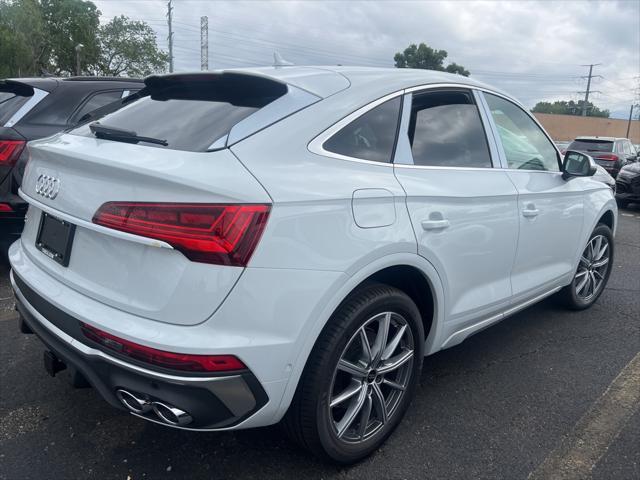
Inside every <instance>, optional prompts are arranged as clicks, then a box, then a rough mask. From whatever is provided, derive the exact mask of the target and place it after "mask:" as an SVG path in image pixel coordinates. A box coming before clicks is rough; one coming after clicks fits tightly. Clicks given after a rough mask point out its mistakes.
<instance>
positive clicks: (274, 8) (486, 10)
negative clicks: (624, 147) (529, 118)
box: [94, 0, 640, 118]
mask: <svg viewBox="0 0 640 480" xmlns="http://www.w3.org/2000/svg"><path fill="white" fill-rule="evenodd" d="M94 2H95V3H96V4H97V5H98V7H99V9H100V10H101V11H102V14H103V18H102V20H103V21H108V20H109V19H110V18H112V17H113V16H115V15H120V14H124V15H127V16H128V17H131V18H133V19H136V20H144V21H146V22H148V23H149V25H151V26H152V27H153V28H154V30H155V31H156V33H157V37H158V45H159V46H160V47H161V48H163V49H166V48H167V24H166V16H165V15H166V9H167V0H94ZM173 5H174V32H175V33H174V57H175V70H176V71H184V70H199V69H200V17H201V16H204V15H206V16H208V19H209V68H210V69H213V68H225V67H237V66H254V65H265V64H266V65H269V64H271V63H272V62H273V52H274V51H278V52H280V54H281V55H282V56H283V57H284V58H285V59H287V60H289V61H291V62H293V63H295V64H299V65H305V64H306V65H318V64H343V65H348V64H350V65H366V66H382V67H385V66H387V67H392V66H393V55H394V54H395V53H396V52H398V51H401V50H403V49H404V48H405V47H406V46H407V45H409V44H410V43H420V42H425V43H426V44H427V45H429V46H431V47H433V48H438V49H444V50H446V51H447V52H449V58H448V60H449V61H454V62H456V63H458V64H461V65H463V66H464V67H466V68H467V69H468V70H470V71H471V75H472V77H474V78H477V79H479V80H481V81H484V82H486V83H489V84H492V85H495V86H496V87H499V88H501V89H503V90H506V91H507V92H510V93H511V94H513V95H514V96H516V97H517V98H518V99H519V100H520V101H522V102H523V103H524V104H525V105H527V106H533V105H534V104H535V103H536V102H537V101H539V100H556V99H566V100H572V99H573V100H578V99H580V98H583V96H584V93H582V94H581V93H578V92H580V91H584V90H585V87H586V79H585V78H582V77H583V76H585V75H586V74H587V73H588V67H584V66H582V65H584V64H591V63H599V64H600V65H598V66H596V67H594V75H600V77H596V78H594V79H593V82H592V90H595V91H599V92H600V93H593V94H592V95H591V97H590V99H591V100H592V101H593V102H594V103H595V104H596V105H597V106H598V107H600V108H608V109H610V110H611V111H612V116H615V117H619V118H626V116H628V114H629V107H630V105H631V103H632V102H636V103H640V0H627V1H613V0H609V1H601V2H594V1H584V0H582V1H561V2H552V1H525V0H512V1H506V2H497V1H495V2H482V1H472V2H467V1H449V2H442V1H409V2H405V1H377V2H376V1H369V2H363V1H348V0H343V1H331V2H329V1H324V2H322V1H309V0H308V1H210V0H200V1H198V0H174V1H173Z"/></svg>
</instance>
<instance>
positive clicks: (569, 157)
mask: <svg viewBox="0 0 640 480" xmlns="http://www.w3.org/2000/svg"><path fill="white" fill-rule="evenodd" d="M596 170H597V169H596V164H595V162H594V161H593V158H591V157H590V156H589V155H585V154H584V153H580V152H576V151H575V150H567V153H565V155H564V161H563V162H562V178H563V179H565V180H569V179H570V178H571V177H591V176H593V175H594V174H595V173H596Z"/></svg>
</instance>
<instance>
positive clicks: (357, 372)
mask: <svg viewBox="0 0 640 480" xmlns="http://www.w3.org/2000/svg"><path fill="white" fill-rule="evenodd" d="M338 370H342V371H343V372H347V373H348V374H350V375H353V376H354V377H359V378H364V377H366V376H367V371H366V370H365V369H364V368H362V367H360V366H359V365H355V364H353V363H351V362H349V361H347V360H345V359H344V358H341V359H340V361H339V362H338Z"/></svg>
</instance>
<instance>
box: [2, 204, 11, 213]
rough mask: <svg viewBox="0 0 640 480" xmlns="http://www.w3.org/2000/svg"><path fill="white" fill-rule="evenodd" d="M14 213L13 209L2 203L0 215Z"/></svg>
mask: <svg viewBox="0 0 640 480" xmlns="http://www.w3.org/2000/svg"><path fill="white" fill-rule="evenodd" d="M9 212H13V208H12V207H11V205H9V204H8V203H0V213H9Z"/></svg>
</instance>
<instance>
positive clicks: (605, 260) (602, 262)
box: [593, 257, 609, 268]
mask: <svg viewBox="0 0 640 480" xmlns="http://www.w3.org/2000/svg"><path fill="white" fill-rule="evenodd" d="M607 263H609V257H604V258H603V259H601V260H598V261H597V262H594V263H593V268H600V267H603V266H605V265H606V264H607Z"/></svg>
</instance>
